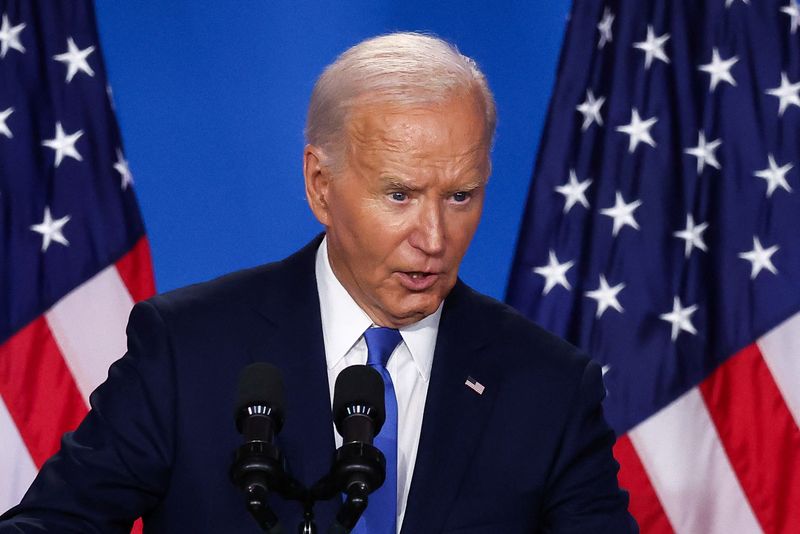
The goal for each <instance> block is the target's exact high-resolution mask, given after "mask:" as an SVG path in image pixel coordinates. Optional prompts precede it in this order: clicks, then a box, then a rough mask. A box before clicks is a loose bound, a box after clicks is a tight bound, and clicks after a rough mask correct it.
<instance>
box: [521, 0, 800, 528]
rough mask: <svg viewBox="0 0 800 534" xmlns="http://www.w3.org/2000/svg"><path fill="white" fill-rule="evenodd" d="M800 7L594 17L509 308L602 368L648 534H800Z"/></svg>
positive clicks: (625, 478) (665, 5) (543, 157)
mask: <svg viewBox="0 0 800 534" xmlns="http://www.w3.org/2000/svg"><path fill="white" fill-rule="evenodd" d="M798 95H800V8H799V7H798V4H797V2H796V1H795V0H780V1H778V0H706V1H698V0H684V1H679V0H672V1H641V0H620V1H616V2H614V1H606V2H603V1H601V0H575V3H574V6H573V10H572V15H571V18H570V21H569V24H568V30H567V34H566V38H565V42H564V48H563V51H562V56H561V60H560V66H559V71H558V77H557V82H556V87H555V90H554V94H553V98H552V102H551V107H550V111H549V116H548V121H547V125H546V128H545V132H544V136H543V141H542V144H541V148H540V153H539V156H538V160H537V164H536V169H535V171H534V179H533V184H532V188H531V192H530V196H529V199H528V204H527V208H526V214H525V218H524V221H523V226H522V229H521V234H520V238H519V243H518V248H517V253H516V259H515V263H514V266H513V270H512V275H511V279H510V282H509V288H508V295H507V297H508V301H509V302H510V303H511V304H512V305H513V306H515V307H516V308H518V309H519V310H521V311H522V312H523V313H525V314H526V315H528V316H529V317H530V318H532V319H533V320H535V321H536V322H538V323H540V324H542V325H544V326H545V327H546V328H549V329H550V330H552V331H554V332H556V333H558V334H560V335H562V336H564V337H566V338H567V339H569V340H571V341H572V342H573V343H575V344H576V345H578V346H580V347H582V348H584V349H585V350H587V351H588V352H589V353H590V354H591V355H592V356H593V357H594V358H595V359H597V360H598V361H599V362H601V363H602V365H603V372H604V381H605V384H606V389H607V392H608V395H607V398H606V400H605V404H604V408H605V413H606V417H607V418H608V420H609V422H610V423H611V425H612V426H613V428H614V429H615V431H616V432H617V434H618V436H619V439H618V442H617V445H616V448H615V455H616V456H617V459H618V460H619V461H620V463H621V466H622V467H621V472H620V481H621V483H622V485H623V486H625V487H627V488H628V489H629V491H630V494H631V505H630V507H631V511H632V513H633V514H634V516H635V517H636V519H637V520H638V522H639V523H640V526H641V528H642V531H643V532H647V533H654V532H655V533H661V532H679V533H702V534H713V533H731V532H736V533H755V532H768V533H789V532H800V431H799V430H798V423H800V96H798Z"/></svg>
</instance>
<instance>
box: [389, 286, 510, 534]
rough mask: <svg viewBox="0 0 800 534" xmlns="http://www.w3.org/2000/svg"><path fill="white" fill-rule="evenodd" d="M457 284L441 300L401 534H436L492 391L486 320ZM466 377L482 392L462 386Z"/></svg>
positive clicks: (493, 370) (494, 378)
mask: <svg viewBox="0 0 800 534" xmlns="http://www.w3.org/2000/svg"><path fill="white" fill-rule="evenodd" d="M470 292H471V290H469V289H468V288H467V287H466V286H464V284H463V283H461V282H460V281H459V282H458V283H457V284H456V286H455V287H454V288H453V291H452V292H451V294H450V295H449V296H448V297H447V300H446V301H445V307H444V310H443V312H442V319H441V322H440V324H439V333H438V337H437V341H436V350H435V352H434V359H433V368H432V370H431V381H430V384H429V385H428V394H427V399H426V402H425V414H424V416H423V420H422V431H421V435H420V442H419V449H418V452H417V459H416V464H415V467H414V476H413V478H412V482H411V490H410V493H409V496H408V502H407V506H406V514H405V518H404V520H403V528H402V532H403V533H414V532H438V531H440V530H441V529H442V526H443V524H444V522H445V520H446V519H447V515H448V513H449V510H450V508H451V506H452V503H453V501H454V499H455V498H456V495H457V493H458V489H459V486H460V483H461V480H462V478H463V475H464V473H465V472H466V470H467V469H468V468H469V462H470V458H471V456H472V452H474V451H475V449H476V445H477V441H478V439H479V438H480V436H481V433H482V430H483V428H484V423H485V420H486V418H487V417H488V415H489V413H490V412H491V408H492V405H493V400H494V396H495V394H496V392H497V385H498V377H497V371H498V366H497V365H496V363H495V362H494V361H493V360H492V358H490V357H487V356H486V351H482V350H481V349H483V348H484V347H485V345H486V344H487V343H488V339H489V337H488V333H489V330H488V329H487V326H486V324H485V321H486V320H487V318H486V317H476V316H475V314H474V313H473V312H474V310H472V309H471V304H472V303H473V299H472V298H471V296H470ZM468 377H471V378H473V379H475V380H477V381H478V382H480V384H481V385H483V386H484V387H485V389H484V391H483V393H482V394H478V393H477V392H476V391H474V390H473V389H471V388H469V387H467V386H466V385H465V381H466V380H467V378H468Z"/></svg>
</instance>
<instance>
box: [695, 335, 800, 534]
mask: <svg viewBox="0 0 800 534" xmlns="http://www.w3.org/2000/svg"><path fill="white" fill-rule="evenodd" d="M700 392H701V393H702V395H703V398H704V400H705V402H706V405H707V406H708V411H709V413H710V414H711V418H712V420H713V421H714V425H715V426H716V427H717V432H718V433H719V436H720V440H721V441H722V444H723V446H724V447H725V452H726V453H727V455H728V458H729V459H730V462H731V465H732V466H733V470H734V472H735V473H736V476H737V478H738V479H739V482H740V484H741V485H742V489H743V490H744V493H745V495H747V499H748V500H749V501H750V505H751V506H752V508H753V512H754V513H755V515H756V517H757V518H758V521H759V522H760V523H761V526H762V528H763V529H764V532H765V533H767V534H771V533H785V532H800V430H798V428H797V425H796V424H795V422H794V420H793V418H792V415H791V413H790V412H789V409H788V408H787V407H786V403H785V402H784V400H783V397H782V396H781V393H780V390H779V389H778V387H777V386H776V384H775V380H774V379H773V378H772V375H771V374H770V372H769V368H768V367H767V365H766V363H765V362H764V359H763V357H762V356H761V352H760V351H759V350H758V347H757V346H756V345H750V346H749V347H746V348H744V349H743V350H741V351H740V352H739V353H738V354H736V355H735V356H733V357H732V358H731V359H730V360H728V361H727V362H725V364H723V365H722V366H721V367H719V369H717V370H716V371H714V373H713V374H712V375H711V376H709V377H708V378H707V379H706V380H705V381H704V382H703V383H702V384H700Z"/></svg>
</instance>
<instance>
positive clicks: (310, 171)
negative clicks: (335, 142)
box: [303, 145, 331, 226]
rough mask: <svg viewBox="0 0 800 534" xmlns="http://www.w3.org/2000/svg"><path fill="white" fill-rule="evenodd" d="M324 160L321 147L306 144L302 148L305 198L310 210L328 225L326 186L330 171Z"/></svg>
mask: <svg viewBox="0 0 800 534" xmlns="http://www.w3.org/2000/svg"><path fill="white" fill-rule="evenodd" d="M323 161H325V158H324V153H323V152H322V149H321V148H319V147H317V146H314V145H306V147H305V149H304V150H303V176H304V178H305V182H306V200H308V205H309V207H311V211H312V212H313V213H314V216H315V217H316V218H317V220H318V221H319V222H320V223H322V225H323V226H329V224H328V223H329V221H330V213H329V209H328V201H327V197H328V188H329V187H330V181H331V172H330V169H329V168H328V167H327V166H326V165H324V164H323V163H322V162H323Z"/></svg>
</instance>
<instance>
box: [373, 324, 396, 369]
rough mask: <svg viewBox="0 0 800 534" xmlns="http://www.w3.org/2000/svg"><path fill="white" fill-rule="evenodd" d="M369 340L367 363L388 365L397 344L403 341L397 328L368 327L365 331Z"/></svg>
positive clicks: (381, 365)
mask: <svg viewBox="0 0 800 534" xmlns="http://www.w3.org/2000/svg"><path fill="white" fill-rule="evenodd" d="M364 340H365V341H366V342H367V365H373V366H380V367H386V363H387V362H388V361H389V357H390V356H391V355H392V352H394V349H395V348H396V347H397V345H399V344H400V342H401V341H403V338H402V336H400V331H399V330H397V329H396V328H386V327H383V326H382V327H378V328H367V330H366V331H365V332H364Z"/></svg>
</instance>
